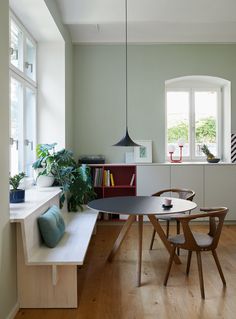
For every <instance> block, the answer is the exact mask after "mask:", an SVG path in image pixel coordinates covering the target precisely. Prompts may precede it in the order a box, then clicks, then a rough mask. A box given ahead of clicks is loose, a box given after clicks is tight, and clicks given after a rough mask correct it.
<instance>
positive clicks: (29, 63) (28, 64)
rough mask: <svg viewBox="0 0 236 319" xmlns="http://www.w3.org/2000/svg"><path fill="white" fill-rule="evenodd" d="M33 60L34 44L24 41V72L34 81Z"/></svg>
mask: <svg viewBox="0 0 236 319" xmlns="http://www.w3.org/2000/svg"><path fill="white" fill-rule="evenodd" d="M35 58H36V48H35V46H34V44H33V43H32V42H31V41H30V40H29V39H26V60H25V72H26V75H27V76H28V77H29V78H31V79H32V80H34V81H35V75H36V72H35V71H36V70H35Z"/></svg>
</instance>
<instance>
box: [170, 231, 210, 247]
mask: <svg viewBox="0 0 236 319" xmlns="http://www.w3.org/2000/svg"><path fill="white" fill-rule="evenodd" d="M192 234H193V236H194V239H195V240H196V243H197V245H198V246H199V247H208V246H210V245H211V244H212V242H213V237H211V236H209V235H207V234H202V233H194V232H193V233H192ZM168 240H169V241H170V242H171V243H173V244H176V245H183V244H184V243H185V238H184V234H179V235H176V236H172V237H170V238H169V239H168Z"/></svg>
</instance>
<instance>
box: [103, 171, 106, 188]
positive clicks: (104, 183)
mask: <svg viewBox="0 0 236 319" xmlns="http://www.w3.org/2000/svg"><path fill="white" fill-rule="evenodd" d="M103 185H104V186H107V171H106V170H104V175H103Z"/></svg>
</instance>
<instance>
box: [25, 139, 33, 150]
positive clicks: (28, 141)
mask: <svg viewBox="0 0 236 319" xmlns="http://www.w3.org/2000/svg"><path fill="white" fill-rule="evenodd" d="M29 145H30V149H31V151H33V149H34V142H33V141H30V140H28V139H25V146H29Z"/></svg>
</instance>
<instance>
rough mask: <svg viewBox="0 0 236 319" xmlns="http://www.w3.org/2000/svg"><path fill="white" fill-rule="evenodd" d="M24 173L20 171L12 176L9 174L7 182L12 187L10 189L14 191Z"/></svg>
mask: <svg viewBox="0 0 236 319" xmlns="http://www.w3.org/2000/svg"><path fill="white" fill-rule="evenodd" d="M25 176H26V175H25V173H24V172H21V173H19V174H16V175H14V176H12V177H11V176H10V178H9V183H10V185H11V187H12V190H13V191H16V190H17V189H18V187H19V185H20V181H21V180H22V179H23V178H24V177H25Z"/></svg>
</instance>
